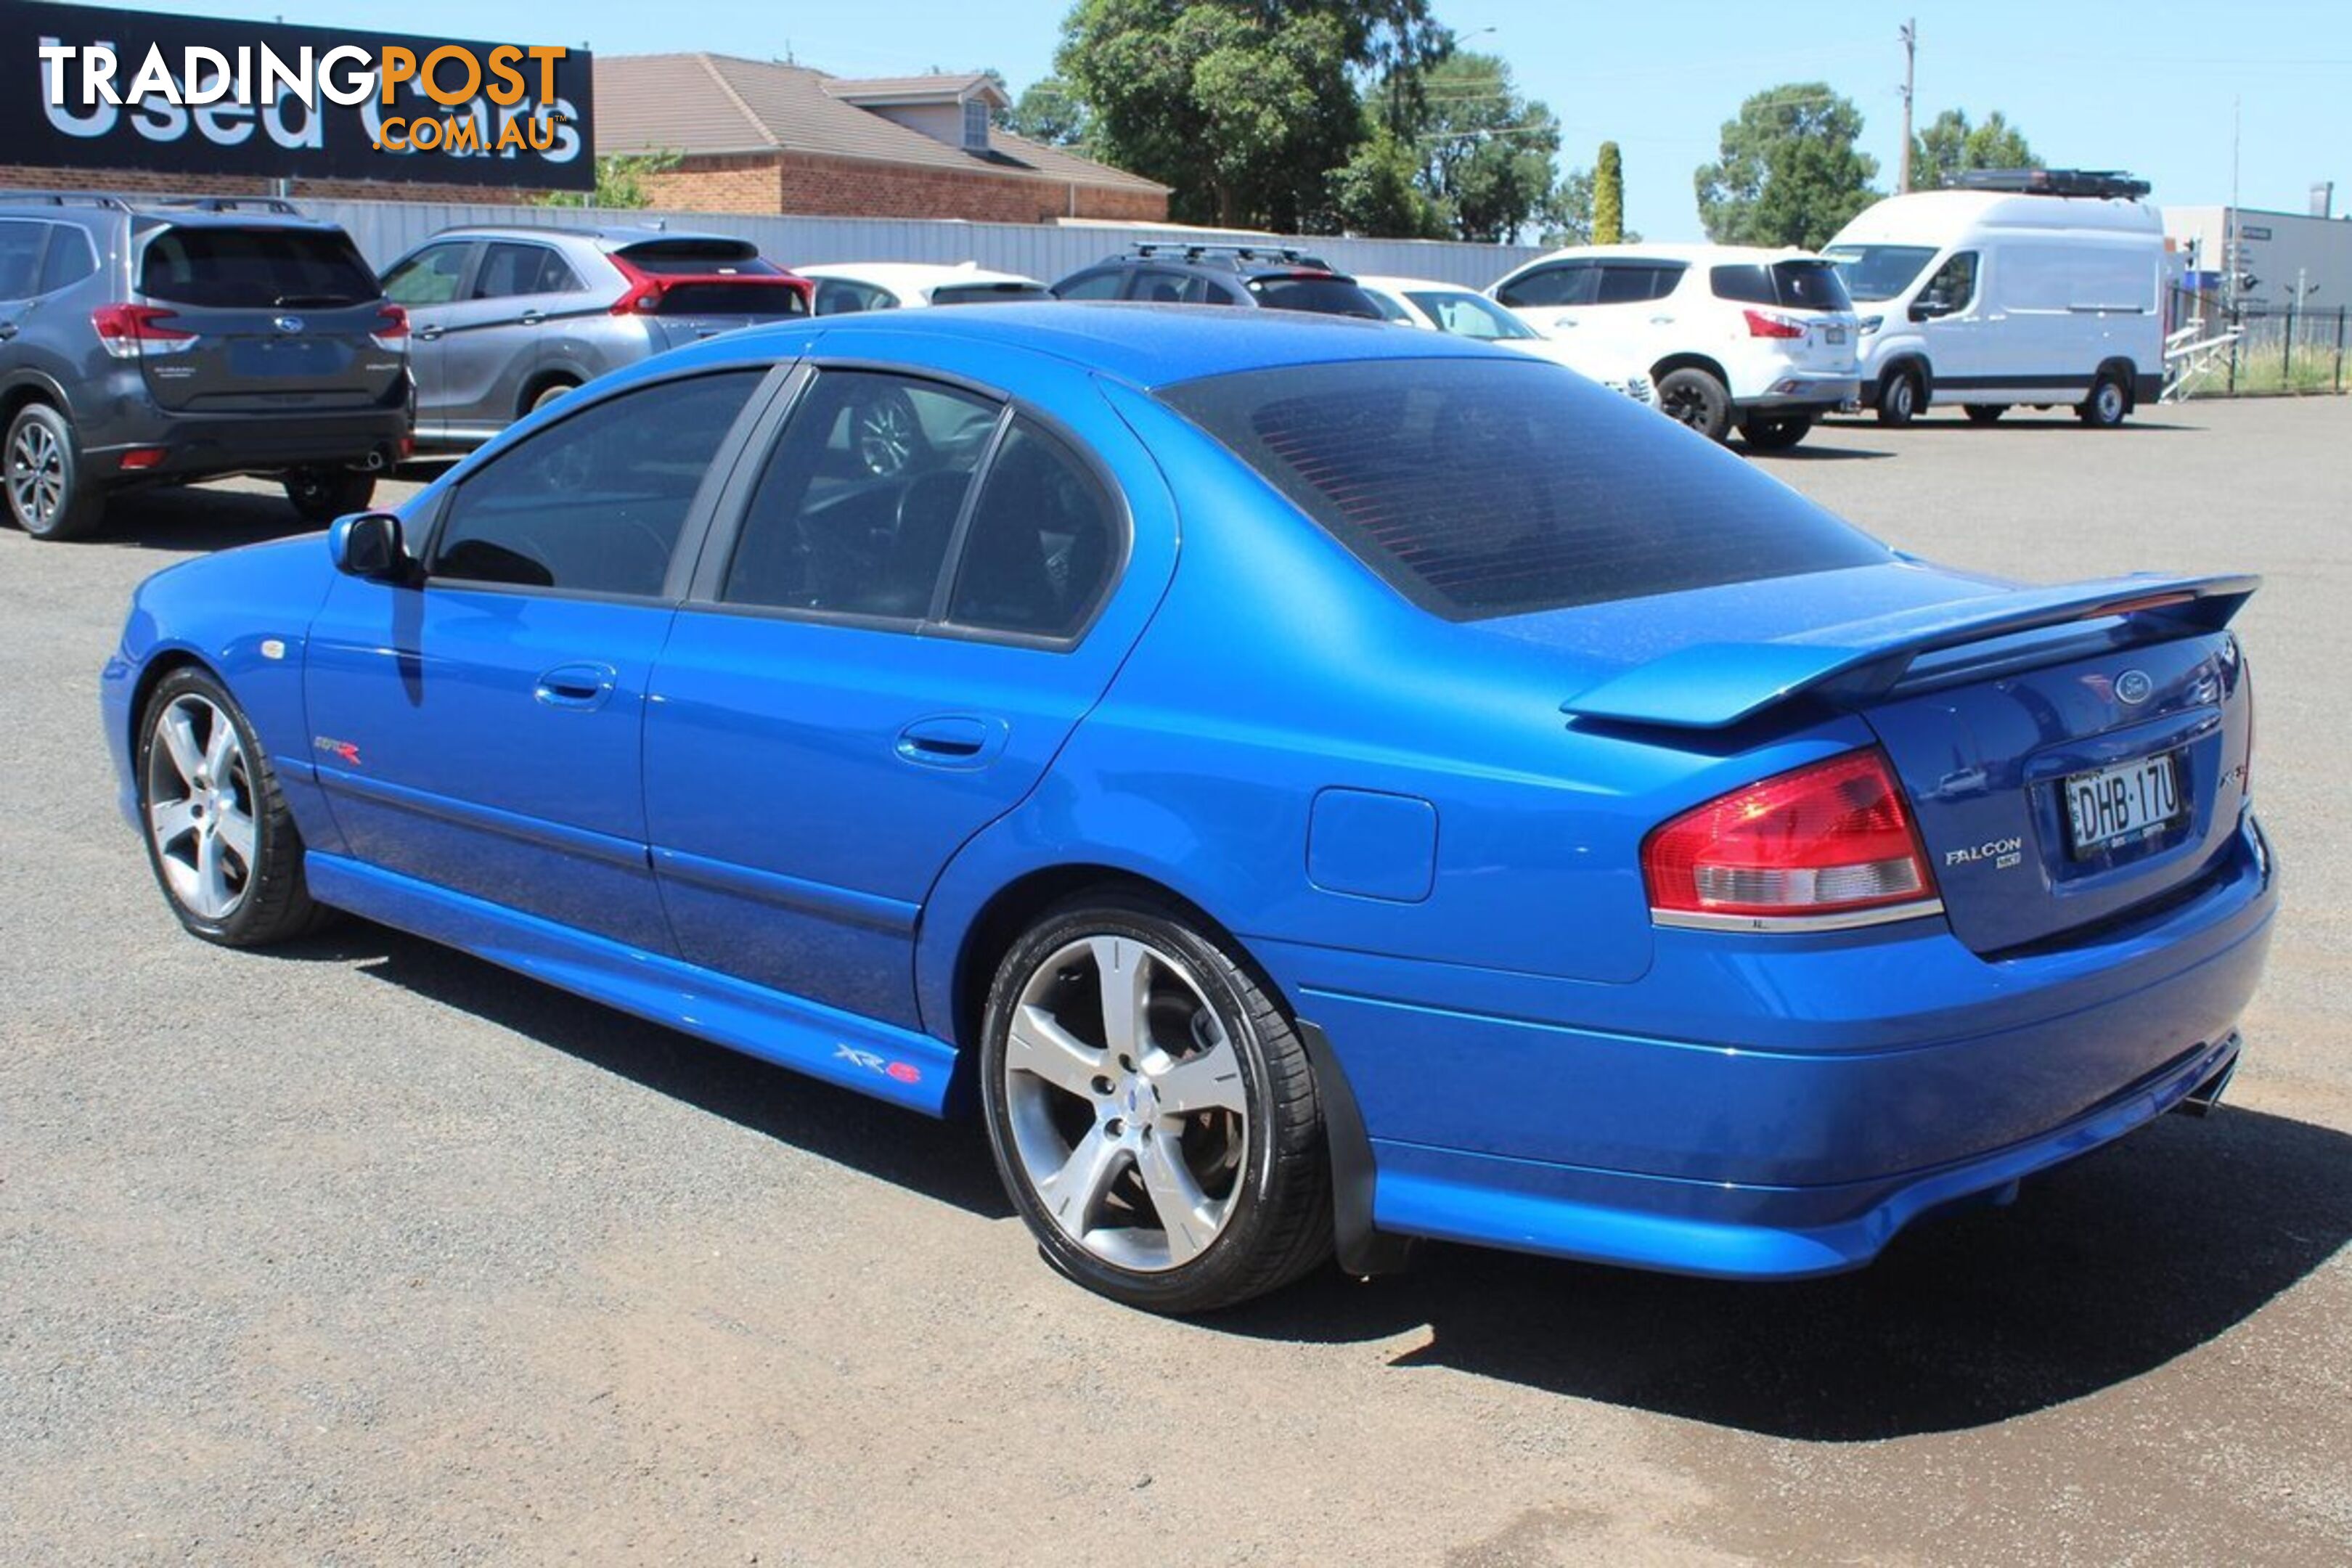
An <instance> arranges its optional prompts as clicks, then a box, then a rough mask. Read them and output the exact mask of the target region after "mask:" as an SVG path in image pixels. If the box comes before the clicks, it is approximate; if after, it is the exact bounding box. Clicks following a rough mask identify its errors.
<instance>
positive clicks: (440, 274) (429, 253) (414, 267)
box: [383, 240, 474, 306]
mask: <svg viewBox="0 0 2352 1568" xmlns="http://www.w3.org/2000/svg"><path fill="white" fill-rule="evenodd" d="M473 248H474V247H473V246H472V245H471V244H470V243H468V242H467V241H463V240H457V241H453V242H450V243H446V244H442V245H428V246H426V247H425V248H424V249H422V250H420V251H418V252H417V253H416V254H415V255H414V256H412V257H410V258H408V259H407V260H405V261H403V262H401V263H399V264H398V265H396V266H394V268H393V269H392V270H391V271H390V272H387V273H385V274H384V279H383V297H384V298H385V299H387V300H391V301H392V302H393V303H394V304H395V305H411V306H414V305H446V304H447V303H448V302H449V301H450V300H455V299H456V298H457V285H458V282H459V281H460V280H461V279H463V278H464V277H465V275H466V258H467V254H468V253H469V252H471V251H472V250H473Z"/></svg>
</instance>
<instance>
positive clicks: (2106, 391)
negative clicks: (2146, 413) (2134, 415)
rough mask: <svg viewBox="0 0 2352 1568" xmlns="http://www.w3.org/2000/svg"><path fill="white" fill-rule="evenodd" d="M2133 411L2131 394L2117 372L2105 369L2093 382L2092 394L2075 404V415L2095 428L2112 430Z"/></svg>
mask: <svg viewBox="0 0 2352 1568" xmlns="http://www.w3.org/2000/svg"><path fill="white" fill-rule="evenodd" d="M2130 412H2131V394H2130V393H2128V392H2126V390H2125V389H2124V384H2123V382H2122V381H2121V380H2120V379H2118V378H2117V376H2116V373H2115V372H2113V371H2111V370H2105V371H2101V372H2100V373H2099V379H2098V380H2096V381H2095V382H2093V383H2092V384H2091V395H2090V396H2088V397H2086V398H2084V400H2083V401H2082V402H2081V403H2078V404H2076V405H2074V417H2075V418H2077V419H2080V420H2081V421H2082V422H2083V423H2084V424H2085V425H2088V426H2091V427H2092V428H2093V429H2095V430H2112V429H2114V428H2115V427H2116V426H2118V425H2120V424H2122V423H2123V422H2124V416H2125V415H2126V414H2129V413H2130Z"/></svg>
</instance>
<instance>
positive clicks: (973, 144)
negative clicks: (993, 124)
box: [963, 98, 988, 153]
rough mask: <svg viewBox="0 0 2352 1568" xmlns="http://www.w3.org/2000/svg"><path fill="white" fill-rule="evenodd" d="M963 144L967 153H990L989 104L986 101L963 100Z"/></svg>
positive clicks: (976, 99) (975, 99)
mask: <svg viewBox="0 0 2352 1568" xmlns="http://www.w3.org/2000/svg"><path fill="white" fill-rule="evenodd" d="M963 144H964V150H965V151H966V152H971V153H985V152H987V151H988V103H987V100H984V99H978V98H967V99H965V100H963Z"/></svg>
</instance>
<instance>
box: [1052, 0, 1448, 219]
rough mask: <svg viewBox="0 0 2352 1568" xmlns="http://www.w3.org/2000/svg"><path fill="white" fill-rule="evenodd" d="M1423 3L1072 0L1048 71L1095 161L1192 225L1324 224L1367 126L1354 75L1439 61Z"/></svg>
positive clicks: (1438, 35)
mask: <svg viewBox="0 0 2352 1568" xmlns="http://www.w3.org/2000/svg"><path fill="white" fill-rule="evenodd" d="M1445 41H1446V34H1445V31H1444V29H1443V28H1441V27H1439V26H1437V25H1436V24H1435V23H1434V22H1433V21H1432V20H1431V19H1430V16H1429V6H1428V0H1286V3H1284V0H1078V4H1077V5H1076V8H1075V9H1073V10H1072V11H1071V12H1070V14H1069V16H1067V17H1066V19H1065V20H1064V21H1063V24H1062V45H1061V48H1060V51H1059V52H1058V53H1057V54H1056V56H1055V68H1056V71H1057V74H1058V75H1059V76H1060V77H1061V78H1062V79H1064V80H1066V82H1068V83H1069V85H1070V86H1071V87H1072V88H1073V89H1075V90H1076V93H1077V95H1078V97H1079V98H1080V99H1081V100H1083V101H1084V102H1085V103H1086V105H1087V108H1088V109H1089V110H1091V111H1092V113H1093V116H1094V142H1093V145H1094V150H1095V152H1096V153H1097V155H1098V156H1100V157H1102V158H1104V159H1106V160H1108V162H1110V163H1115V164H1117V165H1118V166H1119V167H1120V168H1123V169H1129V170H1132V171H1134V172H1135V173H1137V174H1142V175H1144V176H1146V177H1147V178H1150V179H1154V180H1158V181H1160V183H1161V184H1165V185H1167V186H1169V187H1170V191H1171V195H1170V197H1169V210H1170V213H1171V216H1175V217H1177V218H1178V219H1181V220H1183V221H1187V222H1193V223H1204V222H1205V223H1215V224H1221V225H1225V226H1244V225H1246V226H1262V227H1268V228H1276V229H1287V230H1297V229H1300V228H1303V227H1305V226H1307V223H1308V222H1309V221H1310V220H1315V221H1318V222H1319V223H1323V224H1328V223H1329V222H1331V221H1332V188H1331V187H1332V176H1333V174H1334V172H1335V171H1338V170H1340V169H1341V168H1343V167H1344V166H1346V165H1347V164H1348V163H1349V160H1350V158H1351V156H1352V155H1353V153H1355V151H1356V149H1357V146H1358V145H1359V143H1360V142H1363V141H1364V140H1365V139H1366V136H1367V134H1368V132H1367V127H1366V125H1365V121H1364V116H1363V112H1362V106H1361V103H1360V100H1359V97H1358V94H1357V89H1356V80H1355V73H1357V72H1375V71H1377V72H1383V73H1385V74H1388V75H1391V76H1393V75H1395V74H1397V73H1399V72H1410V71H1413V70H1417V69H1420V68H1423V67H1424V66H1426V65H1427V64H1428V63H1429V62H1430V61H1432V60H1434V59H1435V58H1438V56H1439V55H1441V54H1442V53H1443V52H1444V47H1445Z"/></svg>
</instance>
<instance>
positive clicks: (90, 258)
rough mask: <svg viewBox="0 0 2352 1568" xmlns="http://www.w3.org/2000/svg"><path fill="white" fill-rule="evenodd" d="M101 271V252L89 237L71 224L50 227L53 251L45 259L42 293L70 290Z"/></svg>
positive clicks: (42, 269) (50, 242)
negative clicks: (99, 260)
mask: <svg viewBox="0 0 2352 1568" xmlns="http://www.w3.org/2000/svg"><path fill="white" fill-rule="evenodd" d="M97 270H98V253H97V252H96V251H95V250H93V249H91V248H90V243H89V235H87V234H85V233H83V232H82V231H81V230H80V229H79V228H77V227H75V226H73V225H72V224H69V223H58V224H51V225H50V226H49V250H48V254H47V256H46V257H44V258H42V260H41V292H42V293H44V294H54V293H56V292H57V291H58V289H70V288H72V287H73V286H74V285H75V284H77V283H79V282H80V281H81V280H82V279H85V278H87V277H89V275H90V274H91V273H93V272H95V271H97Z"/></svg>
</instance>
